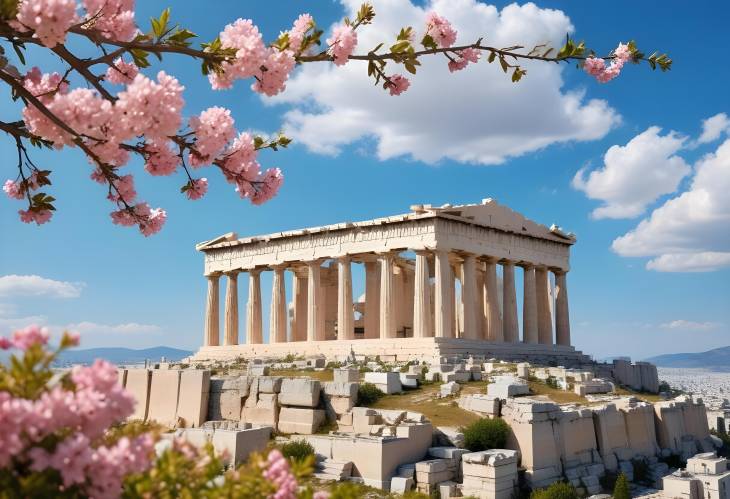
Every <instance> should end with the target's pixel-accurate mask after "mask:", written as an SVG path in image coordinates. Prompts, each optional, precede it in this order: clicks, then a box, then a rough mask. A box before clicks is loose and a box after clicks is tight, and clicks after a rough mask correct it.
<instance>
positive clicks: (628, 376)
mask: <svg viewBox="0 0 730 499" xmlns="http://www.w3.org/2000/svg"><path fill="white" fill-rule="evenodd" d="M612 375H613V379H615V380H616V382H617V383H619V384H621V385H624V386H628V387H629V388H632V389H634V390H636V391H640V392H649V393H659V374H658V373H657V369H656V366H655V365H654V364H650V363H649V362H637V363H635V364H632V363H631V362H630V361H628V360H623V359H617V360H614V361H613V374H612Z"/></svg>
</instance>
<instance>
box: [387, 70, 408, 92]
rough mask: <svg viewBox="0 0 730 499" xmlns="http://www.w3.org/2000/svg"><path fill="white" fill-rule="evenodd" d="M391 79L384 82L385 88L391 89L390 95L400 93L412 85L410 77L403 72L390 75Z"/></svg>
mask: <svg viewBox="0 0 730 499" xmlns="http://www.w3.org/2000/svg"><path fill="white" fill-rule="evenodd" d="M388 80H389V81H386V82H385V83H383V88H384V89H386V90H389V91H390V95H400V94H402V93H403V92H405V91H406V90H408V87H410V86H411V82H410V81H408V78H406V77H405V76H403V75H401V74H394V75H390V76H389V77H388Z"/></svg>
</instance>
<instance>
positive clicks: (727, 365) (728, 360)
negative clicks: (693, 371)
mask: <svg viewBox="0 0 730 499" xmlns="http://www.w3.org/2000/svg"><path fill="white" fill-rule="evenodd" d="M646 360H647V362H651V363H653V364H656V365H657V366H659V367H699V368H703V369H711V370H716V371H730V346H727V347H721V348H715V349H714V350H708V351H707V352H697V353H670V354H666V355H657V356H656V357H651V358H648V359H646Z"/></svg>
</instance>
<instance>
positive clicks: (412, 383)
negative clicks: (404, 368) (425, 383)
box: [400, 373, 418, 388]
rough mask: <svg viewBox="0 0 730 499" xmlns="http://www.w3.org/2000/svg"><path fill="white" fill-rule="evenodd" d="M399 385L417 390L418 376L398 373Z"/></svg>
mask: <svg viewBox="0 0 730 499" xmlns="http://www.w3.org/2000/svg"><path fill="white" fill-rule="evenodd" d="M400 384H401V386H402V387H406V388H418V375H416V374H408V373H400Z"/></svg>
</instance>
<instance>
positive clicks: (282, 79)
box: [251, 48, 296, 96]
mask: <svg viewBox="0 0 730 499" xmlns="http://www.w3.org/2000/svg"><path fill="white" fill-rule="evenodd" d="M295 64H296V61H295V60H294V55H293V53H292V52H291V51H290V50H282V51H279V50H277V49H274V48H270V49H269V50H268V56H267V57H266V60H265V61H264V68H265V70H261V72H260V73H259V75H258V79H257V80H256V82H255V83H254V84H253V85H251V89H252V90H253V91H254V92H258V93H261V94H265V95H268V96H272V95H276V94H278V93H279V92H283V91H284V89H285V88H286V80H288V79H289V73H291V71H292V70H293V69H294V65H295Z"/></svg>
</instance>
